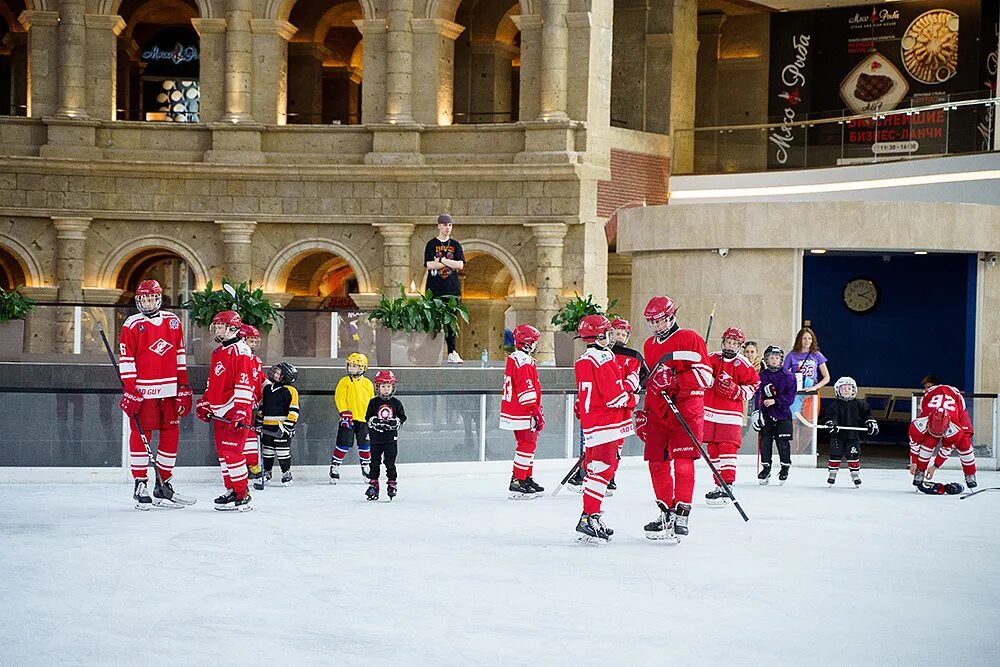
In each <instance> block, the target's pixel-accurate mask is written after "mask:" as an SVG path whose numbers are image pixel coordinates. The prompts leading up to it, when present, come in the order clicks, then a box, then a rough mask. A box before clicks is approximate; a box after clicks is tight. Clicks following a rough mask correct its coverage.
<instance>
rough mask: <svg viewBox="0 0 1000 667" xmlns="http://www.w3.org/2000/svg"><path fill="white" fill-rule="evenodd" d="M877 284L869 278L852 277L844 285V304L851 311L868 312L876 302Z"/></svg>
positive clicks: (873, 307) (860, 313)
mask: <svg viewBox="0 0 1000 667" xmlns="http://www.w3.org/2000/svg"><path fill="white" fill-rule="evenodd" d="M878 297H879V291H878V285H876V284H875V281H874V280H872V279H870V278H854V279H852V280H849V281H847V284H846V285H844V305H845V306H847V309H848V310H850V311H851V312H852V313H858V314H859V315H863V314H865V313H870V312H871V311H872V310H874V309H875V306H876V305H877V304H878Z"/></svg>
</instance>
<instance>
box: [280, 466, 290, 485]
mask: <svg viewBox="0 0 1000 667" xmlns="http://www.w3.org/2000/svg"><path fill="white" fill-rule="evenodd" d="M281 485H282V486H291V485H292V471H291V470H289V471H288V472H283V473H281Z"/></svg>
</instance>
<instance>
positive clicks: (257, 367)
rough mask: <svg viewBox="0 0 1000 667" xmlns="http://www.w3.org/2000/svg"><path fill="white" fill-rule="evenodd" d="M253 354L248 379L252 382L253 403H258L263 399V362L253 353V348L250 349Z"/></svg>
mask: <svg viewBox="0 0 1000 667" xmlns="http://www.w3.org/2000/svg"><path fill="white" fill-rule="evenodd" d="M250 354H252V355H253V373H252V374H251V375H250V379H251V381H252V384H253V404H254V405H255V406H256V405H260V404H261V401H262V400H263V399H264V379H265V378H264V362H263V360H262V359H261V358H260V357H258V356H257V355H256V354H253V350H251V351H250Z"/></svg>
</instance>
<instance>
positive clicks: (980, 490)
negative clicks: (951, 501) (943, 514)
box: [959, 486, 1000, 500]
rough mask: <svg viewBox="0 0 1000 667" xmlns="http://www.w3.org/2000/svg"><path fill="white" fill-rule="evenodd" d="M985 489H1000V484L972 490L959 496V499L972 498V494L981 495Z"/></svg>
mask: <svg viewBox="0 0 1000 667" xmlns="http://www.w3.org/2000/svg"><path fill="white" fill-rule="evenodd" d="M984 491H1000V486H989V487H987V488H985V489H979V490H977V491H970V492H969V493H965V494H962V496H960V497H959V500H965V499H966V498H971V497H972V496H975V495H979V494H980V493H983V492H984Z"/></svg>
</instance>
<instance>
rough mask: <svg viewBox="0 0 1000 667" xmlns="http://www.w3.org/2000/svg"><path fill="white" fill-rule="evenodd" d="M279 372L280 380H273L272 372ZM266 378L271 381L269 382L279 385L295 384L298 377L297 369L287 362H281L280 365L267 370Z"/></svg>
mask: <svg viewBox="0 0 1000 667" xmlns="http://www.w3.org/2000/svg"><path fill="white" fill-rule="evenodd" d="M275 371H279V372H280V373H281V379H280V380H275V379H274V372H275ZM267 377H268V378H270V379H271V382H280V383H281V384H295V380H296V379H297V378H298V377H299V369H297V368H296V367H295V366H293V365H292V364H290V363H288V362H287V361H282V362H281V363H278V364H275V365H273V366H271V367H270V368H269V369H267Z"/></svg>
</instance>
